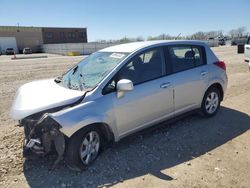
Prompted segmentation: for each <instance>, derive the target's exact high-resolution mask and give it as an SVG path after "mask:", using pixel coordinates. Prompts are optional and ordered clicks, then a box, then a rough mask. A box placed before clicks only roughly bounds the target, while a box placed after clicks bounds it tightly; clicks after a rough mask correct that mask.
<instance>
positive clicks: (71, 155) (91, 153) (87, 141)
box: [65, 126, 104, 171]
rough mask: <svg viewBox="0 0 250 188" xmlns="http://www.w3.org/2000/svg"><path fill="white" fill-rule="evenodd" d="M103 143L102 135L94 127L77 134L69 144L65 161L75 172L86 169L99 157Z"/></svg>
mask: <svg viewBox="0 0 250 188" xmlns="http://www.w3.org/2000/svg"><path fill="white" fill-rule="evenodd" d="M91 135H92V138H91ZM91 139H92V140H91ZM98 143H99V144H98ZM103 143H104V142H103V136H102V133H101V132H100V130H99V129H97V128H96V127H94V126H90V127H88V128H86V129H82V130H80V131H79V132H77V133H76V134H75V135H73V136H72V137H71V138H70V139H69V141H68V143H67V148H66V153H65V161H66V163H67V165H68V167H69V168H70V169H71V170H75V171H82V170H84V169H86V167H87V166H89V165H90V164H91V163H92V162H94V161H95V159H96V158H97V157H98V155H99V153H100V151H101V147H102V144H103ZM81 155H82V156H81Z"/></svg>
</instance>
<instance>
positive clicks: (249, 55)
mask: <svg viewBox="0 0 250 188" xmlns="http://www.w3.org/2000/svg"><path fill="white" fill-rule="evenodd" d="M245 60H246V61H247V62H248V63H250V37H249V38H248V40H247V43H246V44H245Z"/></svg>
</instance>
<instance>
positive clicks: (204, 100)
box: [201, 87, 221, 117]
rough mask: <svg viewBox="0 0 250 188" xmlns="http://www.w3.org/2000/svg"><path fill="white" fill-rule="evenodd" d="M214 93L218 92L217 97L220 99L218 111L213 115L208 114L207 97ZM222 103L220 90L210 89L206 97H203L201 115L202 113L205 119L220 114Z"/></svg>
mask: <svg viewBox="0 0 250 188" xmlns="http://www.w3.org/2000/svg"><path fill="white" fill-rule="evenodd" d="M212 92H216V93H217V95H218V97H219V102H218V106H217V109H216V110H215V111H214V112H213V113H211V114H210V113H208V112H207V110H206V107H205V105H206V99H207V96H208V95H209V94H210V93H212ZM220 103H221V96H220V92H219V90H218V89H217V88H216V87H210V88H209V89H208V90H207V91H206V93H205V95H204V97H203V100H202V105H201V113H202V115H203V116H205V117H213V116H214V115H215V114H216V113H217V112H218V110H219V108H220Z"/></svg>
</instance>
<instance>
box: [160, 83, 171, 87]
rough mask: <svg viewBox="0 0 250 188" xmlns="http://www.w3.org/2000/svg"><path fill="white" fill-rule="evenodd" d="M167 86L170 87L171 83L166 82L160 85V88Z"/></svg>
mask: <svg viewBox="0 0 250 188" xmlns="http://www.w3.org/2000/svg"><path fill="white" fill-rule="evenodd" d="M169 86H171V83H170V82H167V83H163V84H161V86H160V87H161V88H168V87H169Z"/></svg>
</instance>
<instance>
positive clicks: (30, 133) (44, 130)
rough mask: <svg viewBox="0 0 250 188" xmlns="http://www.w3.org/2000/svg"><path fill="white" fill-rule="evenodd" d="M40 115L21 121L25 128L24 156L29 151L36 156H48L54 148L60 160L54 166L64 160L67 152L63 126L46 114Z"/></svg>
mask: <svg viewBox="0 0 250 188" xmlns="http://www.w3.org/2000/svg"><path fill="white" fill-rule="evenodd" d="M37 116H38V115H34V116H30V117H27V118H25V119H23V120H22V121H21V125H22V126H23V127H24V133H25V140H26V141H25V146H24V155H26V153H29V151H28V150H31V151H32V152H34V153H36V154H42V155H46V154H48V153H49V152H50V151H51V148H52V147H53V146H54V148H55V150H56V152H57V154H58V159H57V160H56V162H55V163H54V165H53V168H54V167H55V166H56V164H57V163H58V162H59V161H60V160H61V159H62V156H63V154H64V151H65V139H64V135H63V134H62V133H61V132H60V130H59V129H60V128H61V126H60V125H59V124H58V123H57V122H56V121H55V120H54V119H53V118H51V116H50V115H49V113H46V114H44V115H42V116H40V118H39V117H37Z"/></svg>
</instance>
